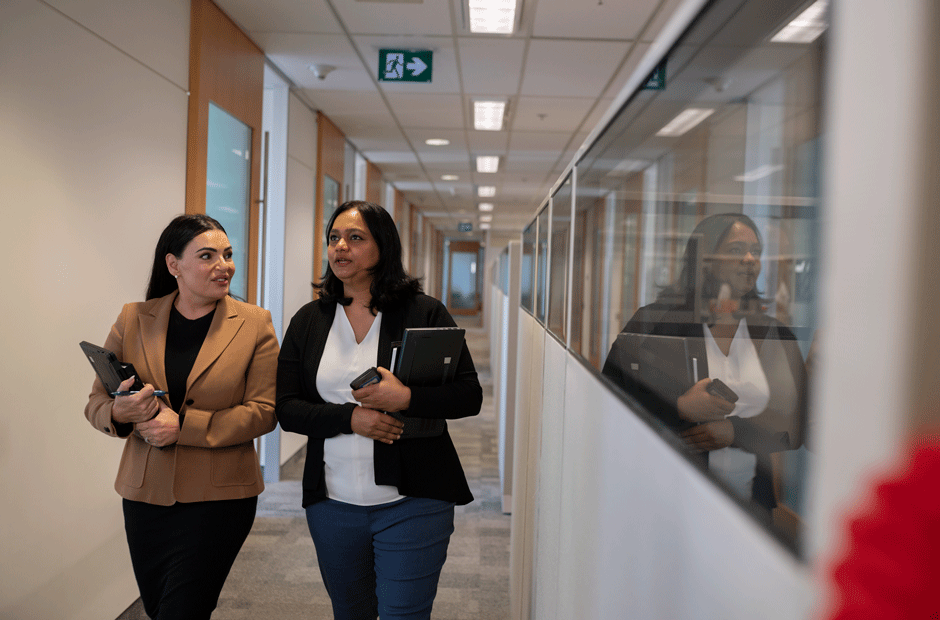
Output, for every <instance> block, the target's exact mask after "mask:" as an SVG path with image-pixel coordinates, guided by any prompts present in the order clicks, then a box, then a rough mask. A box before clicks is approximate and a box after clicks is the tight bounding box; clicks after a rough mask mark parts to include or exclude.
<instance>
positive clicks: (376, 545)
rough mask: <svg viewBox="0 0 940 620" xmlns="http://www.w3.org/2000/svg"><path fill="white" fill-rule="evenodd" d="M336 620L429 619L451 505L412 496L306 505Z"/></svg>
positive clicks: (451, 518) (451, 519)
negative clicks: (386, 501) (366, 502)
mask: <svg viewBox="0 0 940 620" xmlns="http://www.w3.org/2000/svg"><path fill="white" fill-rule="evenodd" d="M307 525H308V526H309V528H310V535H311V536H312V537H313V544H314V546H315V547H316V548H317V562H318V563H319V564H320V574H321V575H322V576H323V583H324V585H325V586H326V591H327V593H328V594H329V595H330V601H331V602H332V604H333V617H334V619H335V620H375V617H376V616H381V617H382V620H392V619H393V618H397V619H405V618H407V619H408V620H427V619H428V618H430V617H431V606H432V605H433V603H434V596H435V595H436V594H437V582H438V579H439V578H440V575H441V569H442V568H443V567H444V560H445V559H447V545H448V543H449V542H450V535H451V534H452V533H453V532H454V504H453V503H451V502H444V501H440V500H436V499H418V498H411V497H407V498H405V499H403V500H399V501H397V502H392V503H390V504H381V505H379V506H354V505H352V504H345V503H343V502H338V501H335V500H331V499H328V500H325V501H320V502H317V503H315V504H311V505H310V506H307Z"/></svg>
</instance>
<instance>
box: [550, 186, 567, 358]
mask: <svg viewBox="0 0 940 620" xmlns="http://www.w3.org/2000/svg"><path fill="white" fill-rule="evenodd" d="M570 234H571V180H570V178H569V179H568V180H566V181H565V182H564V183H563V184H562V185H561V187H559V188H558V191H557V192H555V195H554V197H553V198H552V243H551V267H550V269H549V281H550V283H549V287H548V294H549V300H548V329H549V330H550V331H551V332H552V333H554V334H555V335H556V336H558V337H559V338H561V339H562V340H564V339H565V335H566V334H565V302H566V300H567V294H568V239H569V237H570Z"/></svg>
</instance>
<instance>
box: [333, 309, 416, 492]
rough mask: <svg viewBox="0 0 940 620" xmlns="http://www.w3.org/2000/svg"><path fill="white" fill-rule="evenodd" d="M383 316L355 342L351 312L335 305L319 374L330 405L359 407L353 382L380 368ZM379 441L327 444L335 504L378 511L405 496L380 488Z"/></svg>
mask: <svg viewBox="0 0 940 620" xmlns="http://www.w3.org/2000/svg"><path fill="white" fill-rule="evenodd" d="M381 325H382V313H381V312H379V313H378V314H377V315H376V317H375V320H374V321H372V327H370V328H369V333H367V334H366V336H365V338H363V339H362V342H361V343H357V342H356V334H355V332H354V331H353V328H352V325H351V324H350V323H349V319H348V318H347V317H346V311H345V310H344V309H343V306H341V305H340V304H336V314H335V316H334V318H333V326H332V327H331V328H330V333H329V336H327V339H326V345H325V346H324V348H323V356H322V357H321V358H320V367H319V368H318V369H317V392H319V393H320V396H321V397H322V398H323V400H324V401H326V402H328V403H356V404H357V405H359V404H361V403H359V402H357V401H356V399H354V398H353V396H352V388H350V387H349V382H350V381H352V380H353V379H355V378H356V377H357V376H359V375H360V374H362V373H363V372H364V371H365V370H366V369H368V368H370V367H372V366H375V360H376V357H377V356H378V352H379V330H380V328H381ZM374 443H375V442H374V441H373V440H372V439H369V438H367V437H363V436H362V435H357V434H356V433H351V434H349V435H345V434H339V435H337V436H336V437H331V438H329V439H326V440H325V441H324V442H323V462H324V473H325V476H326V492H327V496H328V497H329V498H330V499H335V500H337V501H341V502H345V503H347V504H355V505H357V506H377V505H378V504H386V503H388V502H393V501H396V500H399V499H402V497H404V496H403V495H401V494H399V492H398V488H397V487H394V486H387V485H377V484H376V483H375V464H374V458H373V449H374Z"/></svg>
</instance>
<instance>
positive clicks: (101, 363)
mask: <svg viewBox="0 0 940 620" xmlns="http://www.w3.org/2000/svg"><path fill="white" fill-rule="evenodd" d="M78 345H79V346H80V347H81V348H82V351H83V352H84V353H85V357H87V358H88V361H89V362H91V367H92V368H94V369H95V372H96V373H97V374H98V378H99V379H101V382H102V383H103V384H104V388H105V389H106V390H107V391H108V394H110V393H111V392H117V391H118V387H119V386H120V385H121V383H122V382H123V381H124V380H125V379H128V378H130V377H136V376H137V371H136V370H135V369H134V365H133V364H125V363H123V362H121V361H120V360H118V358H117V356H116V355H115V354H114V353H112V352H111V351H108V350H107V349H104V348H102V347H99V346H98V345H94V344H91V343H90V342H86V341H84V340H83V341H82V342H80V343H78ZM143 387H144V384H143V382H142V381H141V380H140V377H137V379H136V380H135V381H134V385H133V386H132V387H131V390H134V391H136V390H141V389H143Z"/></svg>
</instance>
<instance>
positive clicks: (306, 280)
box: [281, 94, 317, 464]
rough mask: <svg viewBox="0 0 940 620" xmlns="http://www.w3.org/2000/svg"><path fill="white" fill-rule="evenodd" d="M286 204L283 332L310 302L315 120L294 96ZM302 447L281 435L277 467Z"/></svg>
mask: <svg viewBox="0 0 940 620" xmlns="http://www.w3.org/2000/svg"><path fill="white" fill-rule="evenodd" d="M287 135H288V139H287V204H286V213H285V223H284V229H285V233H284V331H285V332H286V331H287V327H288V325H290V320H291V317H293V316H294V313H296V312H297V311H298V310H299V309H300V308H301V306H303V305H304V304H305V303H307V302H309V301H310V300H312V299H313V288H312V287H311V286H310V283H311V282H312V281H314V280H315V279H317V278H316V275H315V274H314V273H313V247H314V246H313V216H314V205H315V196H314V188H315V183H316V171H317V118H316V114H315V113H314V112H312V111H311V110H310V108H308V107H307V106H306V105H305V104H304V103H303V102H301V101H300V100H299V99H298V98H297V97H296V96H295V95H293V94H292V95H291V96H290V104H289V109H288V121H287ZM305 443H306V438H305V437H304V436H302V435H298V434H296V433H288V432H286V431H283V430H282V431H281V463H282V464H283V463H284V461H285V460H287V459H288V458H290V457H291V456H293V455H294V453H295V452H297V450H299V449H300V448H301V447H302V446H303V445H304V444H305Z"/></svg>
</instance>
